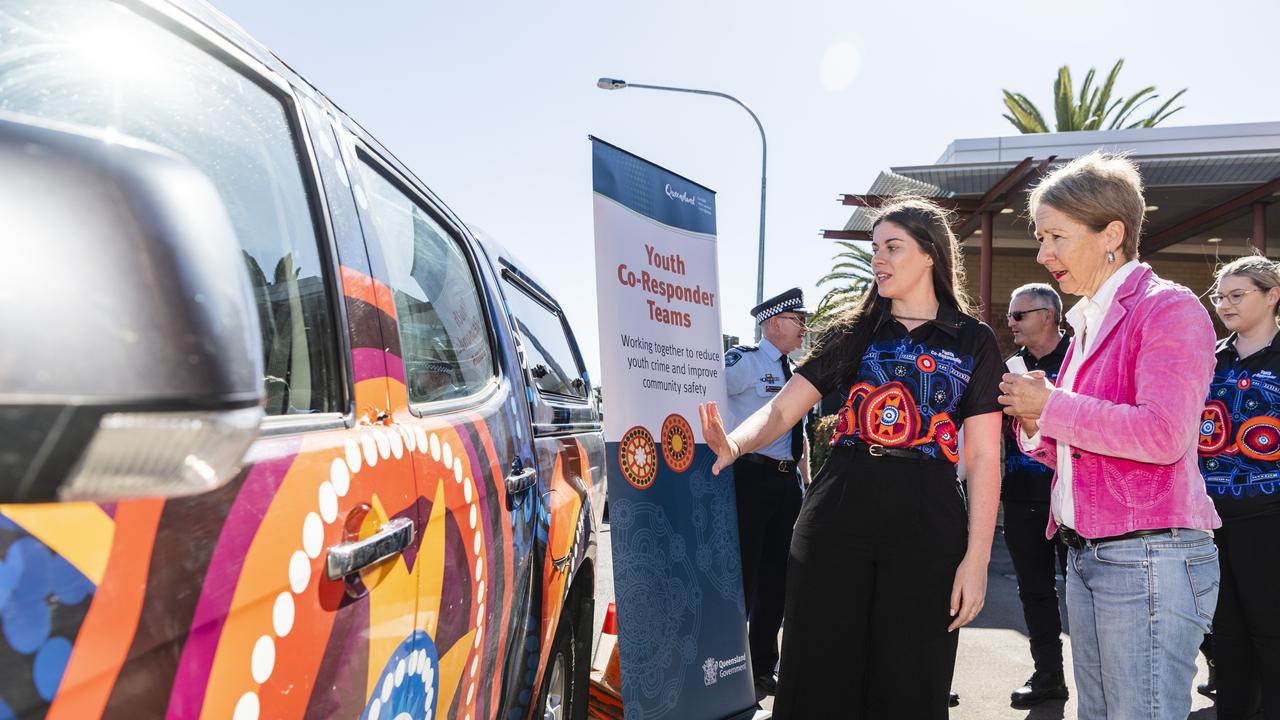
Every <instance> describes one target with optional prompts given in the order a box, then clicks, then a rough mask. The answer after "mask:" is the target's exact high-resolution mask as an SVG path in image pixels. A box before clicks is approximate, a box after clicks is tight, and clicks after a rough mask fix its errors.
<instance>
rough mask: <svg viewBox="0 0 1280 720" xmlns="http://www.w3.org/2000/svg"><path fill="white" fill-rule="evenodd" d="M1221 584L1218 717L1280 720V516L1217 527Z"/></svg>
mask: <svg viewBox="0 0 1280 720" xmlns="http://www.w3.org/2000/svg"><path fill="white" fill-rule="evenodd" d="M1214 540H1215V541H1216V542H1217V543H1218V550H1219V553H1220V554H1219V556H1218V557H1219V563H1220V565H1221V569H1222V587H1221V590H1220V591H1219V593H1218V608H1217V611H1216V613H1215V614H1214V616H1213V656H1214V662H1215V663H1216V665H1217V679H1218V698H1217V699H1218V702H1217V705H1218V707H1217V710H1218V717H1219V718H1220V719H1221V720H1237V719H1240V718H1253V717H1255V714H1254V713H1255V712H1256V711H1257V710H1258V707H1259V704H1260V705H1261V709H1262V711H1263V712H1262V715H1261V717H1263V718H1265V719H1266V720H1280V514H1276V513H1271V514H1267V515H1259V516H1256V517H1251V518H1244V519H1239V520H1237V519H1232V520H1227V521H1224V522H1223V525H1222V527H1221V528H1219V529H1218V530H1216V531H1215V533H1214Z"/></svg>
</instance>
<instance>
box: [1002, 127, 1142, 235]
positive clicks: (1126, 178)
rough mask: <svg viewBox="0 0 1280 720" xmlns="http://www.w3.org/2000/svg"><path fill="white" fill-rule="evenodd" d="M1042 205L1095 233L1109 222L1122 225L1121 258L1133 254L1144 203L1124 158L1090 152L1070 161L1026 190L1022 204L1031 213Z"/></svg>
mask: <svg viewBox="0 0 1280 720" xmlns="http://www.w3.org/2000/svg"><path fill="white" fill-rule="evenodd" d="M1042 203H1043V204H1045V205H1048V206H1050V207H1052V208H1053V209H1055V210H1058V211H1059V212H1062V213H1065V214H1066V215H1067V216H1068V217H1070V218H1071V219H1072V220H1075V221H1076V222H1078V223H1081V224H1083V225H1085V226H1087V227H1088V228H1089V229H1090V230H1092V231H1093V232H1096V233H1097V232H1102V231H1103V229H1104V228H1106V227H1107V225H1108V224H1110V223H1111V222H1113V221H1116V220H1118V221H1120V222H1121V223H1124V242H1123V243H1122V244H1121V246H1120V252H1121V254H1123V255H1124V258H1125V259H1126V260H1134V259H1136V258H1137V257H1138V239H1139V237H1140V236H1141V234H1142V223H1143V221H1144V220H1145V219H1146V215H1147V201H1146V199H1145V198H1144V197H1143V196H1142V174H1141V173H1139V172H1138V166H1137V164H1136V163H1134V162H1133V161H1132V160H1130V159H1129V158H1128V157H1126V156H1124V155H1114V154H1111V153H1104V152H1100V151H1097V150H1095V151H1093V152H1091V153H1089V154H1088V155H1084V156H1082V157H1078V158H1076V159H1075V160H1072V161H1071V162H1069V163H1067V164H1066V165H1064V166H1062V167H1060V168H1058V169H1057V170H1054V171H1053V172H1052V173H1050V174H1049V175H1048V177H1046V178H1045V179H1044V180H1043V181H1041V182H1040V184H1039V185H1037V186H1036V188H1035V189H1034V190H1032V191H1031V197H1030V198H1028V201H1027V207H1028V209H1029V210H1030V211H1031V215H1032V217H1034V216H1035V213H1036V208H1038V207H1039V206H1040V205H1041V204H1042Z"/></svg>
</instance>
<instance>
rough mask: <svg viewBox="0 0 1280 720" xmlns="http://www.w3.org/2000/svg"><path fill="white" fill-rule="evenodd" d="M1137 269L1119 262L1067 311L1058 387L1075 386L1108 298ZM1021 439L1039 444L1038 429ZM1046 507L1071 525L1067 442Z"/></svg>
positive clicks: (1134, 264)
mask: <svg viewBox="0 0 1280 720" xmlns="http://www.w3.org/2000/svg"><path fill="white" fill-rule="evenodd" d="M1137 269H1138V261H1137V260H1130V261H1129V262H1127V263H1125V264H1124V265H1121V266H1120V268H1119V269H1118V270H1116V271H1115V272H1114V273H1112V274H1111V277H1109V278H1107V279H1106V280H1105V281H1104V282H1103V283H1102V286H1101V287H1099V288H1098V290H1097V292H1095V293H1094V294H1093V297H1086V298H1081V299H1080V302H1078V303H1076V304H1075V306H1073V307H1072V308H1071V309H1070V310H1068V311H1067V323H1068V324H1070V325H1071V329H1072V330H1074V331H1075V336H1076V340H1077V341H1078V342H1077V344H1076V349H1075V351H1074V352H1072V353H1071V361H1070V362H1069V363H1067V366H1066V367H1064V368H1062V372H1061V373H1060V374H1059V375H1058V387H1060V388H1062V389H1064V390H1075V382H1076V371H1078V370H1079V369H1080V366H1081V365H1083V364H1084V361H1085V359H1086V358H1088V357H1089V354H1090V352H1091V351H1092V350H1093V349H1094V347H1096V345H1097V344H1096V343H1095V342H1094V335H1095V334H1097V332H1098V331H1099V330H1101V329H1102V321H1103V319H1105V318H1106V317H1107V311H1108V310H1110V309H1111V301H1112V300H1114V299H1115V296H1116V291H1117V290H1119V289H1120V286H1121V285H1123V284H1124V281H1125V280H1128V279H1129V276H1130V275H1132V274H1133V271H1134V270H1137ZM1022 441H1023V444H1024V446H1025V447H1026V448H1027V449H1028V450H1030V449H1032V448H1034V447H1036V446H1037V445H1039V444H1040V433H1039V432H1037V433H1036V434H1035V436H1034V437H1031V438H1028V437H1027V436H1026V434H1025V433H1023V435H1022ZM1049 507H1050V509H1051V510H1052V511H1053V517H1054V518H1055V519H1056V520H1057V521H1058V523H1059V524H1061V525H1066V526H1067V527H1069V528H1074V527H1075V522H1076V506H1075V497H1074V496H1073V495H1072V493H1071V446H1070V445H1067V444H1066V443H1064V442H1059V443H1058V482H1057V483H1055V484H1054V486H1053V495H1052V496H1051V497H1050V498H1049Z"/></svg>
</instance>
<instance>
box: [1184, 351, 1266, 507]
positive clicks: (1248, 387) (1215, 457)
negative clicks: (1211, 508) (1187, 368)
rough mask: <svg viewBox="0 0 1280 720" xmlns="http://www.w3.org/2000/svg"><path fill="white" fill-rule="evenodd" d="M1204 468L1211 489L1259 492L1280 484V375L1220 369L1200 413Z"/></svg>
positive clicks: (1247, 494)
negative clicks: (1278, 463)
mask: <svg viewBox="0 0 1280 720" xmlns="http://www.w3.org/2000/svg"><path fill="white" fill-rule="evenodd" d="M1199 449H1200V471H1201V473H1202V474H1203V475H1204V481H1205V486H1206V488H1207V489H1208V491H1209V493H1210V495H1213V496H1231V497H1255V496H1257V495H1260V494H1265V495H1271V494H1274V493H1275V492H1276V491H1277V489H1280V480H1278V479H1277V467H1278V465H1277V462H1278V461H1280V381H1278V380H1277V378H1276V377H1275V375H1273V374H1272V373H1271V372H1270V371H1268V370H1262V371H1260V372H1256V373H1252V374H1251V373H1250V372H1248V371H1247V370H1240V369H1230V368H1228V369H1225V370H1219V371H1218V372H1217V373H1215V374H1214V377H1213V383H1212V384H1211V385H1210V386H1209V400H1208V402H1206V403H1205V407H1204V411H1203V412H1202V414H1201V416H1200V444H1199Z"/></svg>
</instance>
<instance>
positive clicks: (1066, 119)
mask: <svg viewBox="0 0 1280 720" xmlns="http://www.w3.org/2000/svg"><path fill="white" fill-rule="evenodd" d="M1074 104H1075V102H1074V100H1073V99H1072V89H1071V68H1070V67H1069V66H1067V65H1063V66H1062V67H1060V68H1058V79H1057V80H1054V81H1053V109H1054V117H1055V119H1056V120H1057V123H1058V128H1057V129H1058V132H1065V131H1067V130H1071V129H1073V128H1072V127H1071V109H1072V105H1074Z"/></svg>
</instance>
